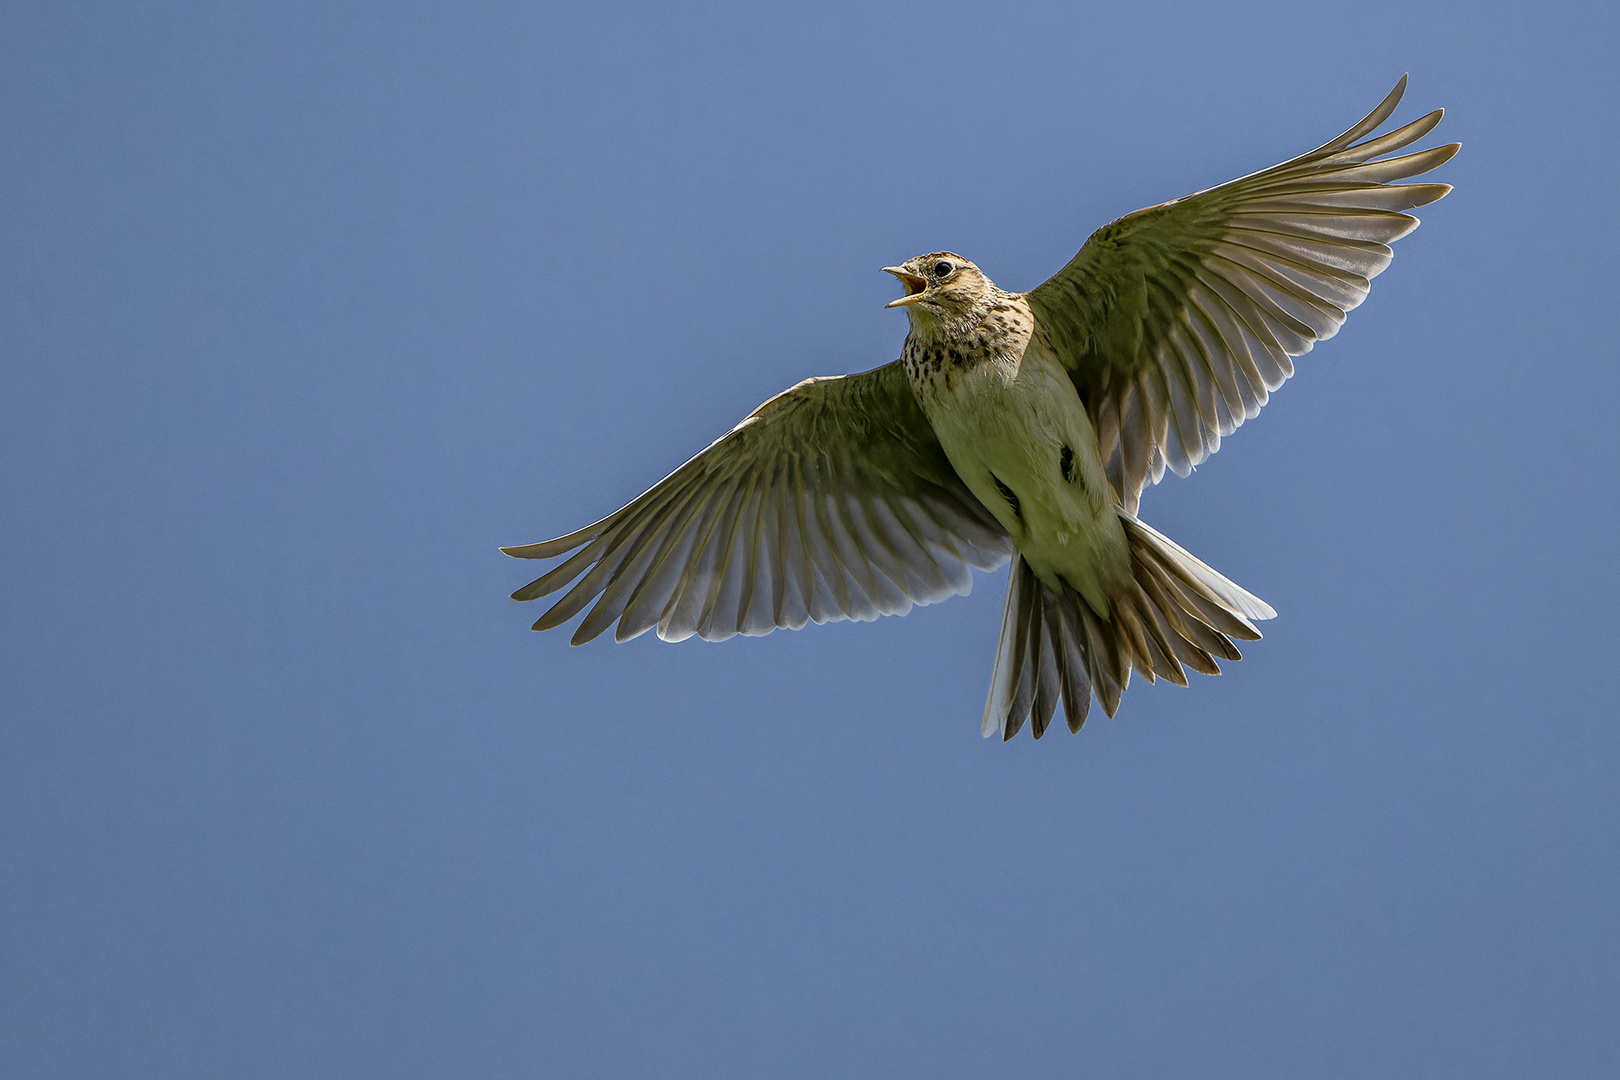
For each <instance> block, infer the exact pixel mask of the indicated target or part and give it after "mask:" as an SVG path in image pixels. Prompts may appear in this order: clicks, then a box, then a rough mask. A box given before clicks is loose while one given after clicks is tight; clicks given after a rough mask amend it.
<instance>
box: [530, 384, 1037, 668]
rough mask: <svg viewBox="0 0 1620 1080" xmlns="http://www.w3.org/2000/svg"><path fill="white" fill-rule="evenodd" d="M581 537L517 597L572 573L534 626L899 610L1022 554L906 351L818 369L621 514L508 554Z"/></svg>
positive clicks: (783, 618)
mask: <svg viewBox="0 0 1620 1080" xmlns="http://www.w3.org/2000/svg"><path fill="white" fill-rule="evenodd" d="M576 548H577V549H579V550H578V551H577V552H576V553H575V554H574V555H573V556H572V557H570V558H569V559H567V560H566V561H565V562H563V563H562V564H561V565H559V566H557V567H555V568H553V569H552V570H551V571H550V572H549V573H547V574H545V575H543V576H541V577H540V578H537V579H536V580H535V581H533V582H530V583H529V584H528V585H526V586H524V587H523V588H521V589H519V590H518V591H517V592H515V593H513V594H512V599H514V600H534V599H537V598H539V597H542V596H547V595H550V594H551V593H554V592H556V591H558V590H559V589H562V588H564V587H566V586H568V585H569V584H570V583H573V582H575V579H576V578H577V579H579V580H578V582H577V584H574V585H573V587H572V588H571V589H569V591H568V592H567V593H566V594H564V595H563V596H562V598H561V599H559V600H558V601H557V602H556V603H555V604H554V605H553V606H552V607H551V608H550V609H549V610H547V611H546V613H545V614H544V615H542V616H540V618H539V620H538V621H536V622H535V624H534V629H536V630H547V629H550V628H552V627H555V626H558V625H561V624H562V623H564V622H566V621H567V620H568V619H570V618H572V617H573V616H575V615H577V614H579V613H580V612H581V611H584V610H585V609H586V608H587V607H589V608H590V611H589V613H588V614H586V616H585V618H584V620H583V621H582V622H581V623H580V625H579V627H578V629H577V630H576V631H575V633H574V636H573V644H575V645H579V644H583V643H584V642H586V641H589V640H591V639H592V638H594V637H596V636H597V635H599V634H601V633H602V632H603V631H604V630H606V629H607V628H608V626H610V625H612V624H613V623H614V622H615V621H617V622H618V624H619V625H618V629H617V630H616V631H615V633H614V637H615V638H616V639H617V640H619V641H628V640H629V639H631V638H633V637H637V636H638V635H640V634H643V633H645V632H647V631H648V630H650V629H653V628H654V627H657V630H658V636H659V637H661V638H663V639H664V640H666V641H680V640H683V639H684V638H687V637H690V636H691V635H693V634H696V635H697V636H699V637H701V638H704V639H706V640H709V641H719V640H723V639H725V638H729V637H732V636H733V635H736V634H747V635H760V634H768V633H770V632H771V631H772V630H776V629H782V628H790V629H795V630H797V629H799V628H801V627H803V626H804V625H805V623H806V622H816V623H823V622H837V621H841V620H845V619H853V620H857V621H862V622H864V621H869V620H871V619H875V618H877V617H878V616H879V615H903V614H905V613H906V612H908V611H910V610H911V607H912V605H913V604H929V603H933V602H935V601H938V600H943V599H946V598H947V597H950V596H959V595H963V594H966V593H967V592H968V591H969V589H970V588H971V587H972V573H971V569H970V568H977V569H980V570H993V569H995V568H996V567H998V566H1000V565H1001V564H1002V563H1004V562H1006V561H1007V558H1008V556H1009V555H1010V553H1011V551H1012V546H1011V541H1010V540H1009V539H1008V537H1007V535H1006V533H1005V531H1004V530H1003V529H1002V527H1001V525H1000V524H999V523H998V522H997V521H996V520H995V518H994V517H992V516H991V514H990V512H989V511H987V510H986V509H985V508H984V507H983V506H982V505H980V503H979V502H978V500H977V499H976V498H974V496H973V494H972V493H971V492H970V491H968V489H967V487H966V485H964V484H963V483H962V481H961V479H960V478H958V477H957V475H956V472H955V470H954V469H952V468H951V465H950V462H949V461H948V460H947V459H946V457H945V452H944V450H943V449H942V448H941V447H940V445H939V441H938V440H937V439H936V438H935V437H934V433H933V429H932V428H931V427H930V426H929V424H928V421H927V419H926V418H925V417H924V416H923V414H922V410H921V408H919V407H918V405H917V402H916V398H915V396H914V395H913V394H912V391H911V387H910V385H909V384H908V383H907V381H906V377H905V373H904V371H903V370H901V368H900V365H899V363H898V362H896V363H891V364H886V365H884V366H883V367H881V368H877V369H874V370H872V371H868V372H864V373H862V374H859V375H841V376H833V377H827V378H816V379H807V380H805V381H804V382H801V383H799V384H798V385H797V386H794V387H792V388H791V389H789V390H786V391H784V392H783V393H781V394H778V395H777V396H776V397H774V398H772V399H770V400H769V401H767V402H766V403H765V404H763V405H761V406H760V407H759V408H758V409H755V410H754V411H753V412H752V413H750V414H749V415H748V417H747V418H745V419H744V420H743V421H742V423H740V424H738V425H737V426H736V427H734V428H732V429H731V431H729V432H727V433H726V434H725V435H723V436H722V437H721V438H719V439H717V440H715V442H713V443H712V444H710V445H709V447H708V448H707V449H705V450H703V451H702V452H701V453H699V454H698V455H697V456H695V457H693V458H692V459H691V460H690V461H688V462H686V464H684V465H682V466H681V467H680V468H678V469H676V470H675V471H674V472H672V473H670V474H669V475H668V476H667V477H665V478H664V479H663V480H661V481H659V482H658V483H657V484H655V485H654V486H653V487H652V488H651V489H649V490H648V491H647V492H645V493H644V494H642V495H641V496H639V497H638V498H636V499H635V500H633V501H632V502H631V503H630V504H629V505H627V506H625V507H624V508H623V509H621V510H618V511H616V512H615V513H612V514H609V515H608V516H607V517H605V518H603V519H602V520H601V521H598V522H596V523H595V524H592V525H587V526H586V527H585V528H583V529H578V530H576V531H574V532H571V533H569V534H567V535H566V536H560V537H558V538H556V539H555V540H547V541H544V542H542V543H538V544H528V545H524V546H520V547H506V548H502V549H501V550H502V551H504V552H505V553H506V554H508V555H511V556H514V557H515V558H521V559H549V558H555V557H557V556H560V555H564V554H566V553H568V552H570V551H575V549H576ZM581 575H583V577H581ZM593 601H594V604H593Z"/></svg>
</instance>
